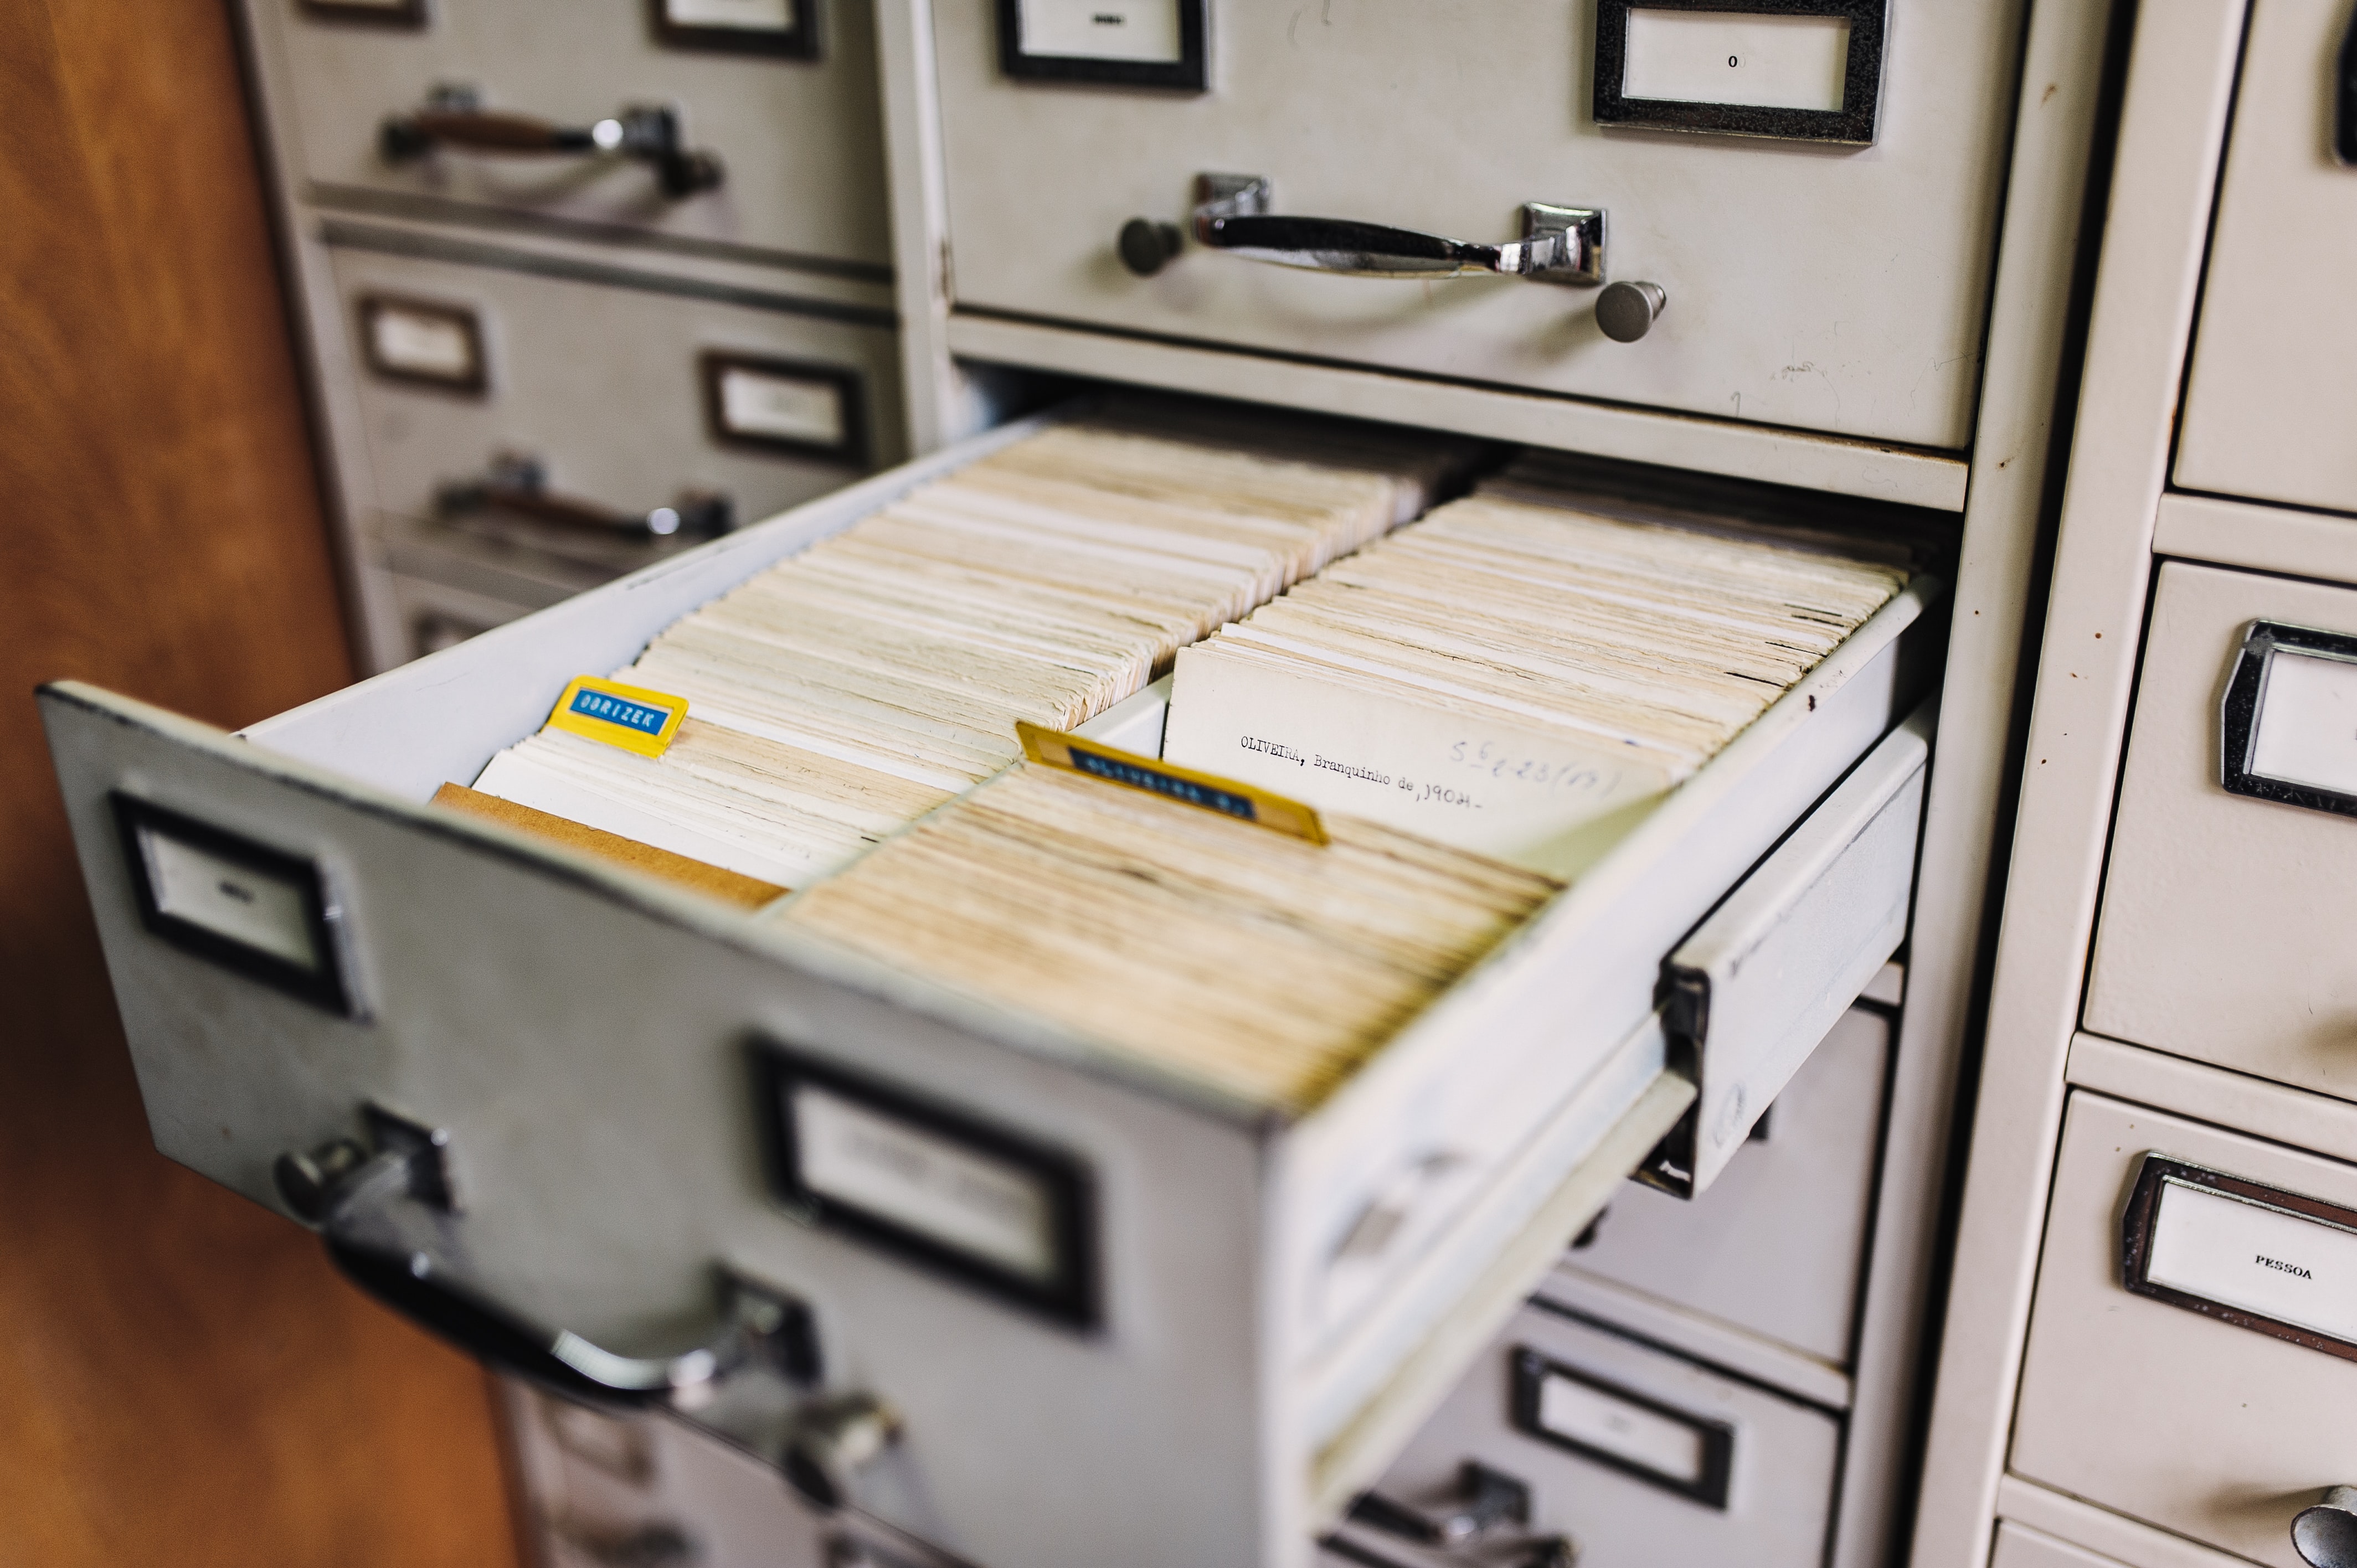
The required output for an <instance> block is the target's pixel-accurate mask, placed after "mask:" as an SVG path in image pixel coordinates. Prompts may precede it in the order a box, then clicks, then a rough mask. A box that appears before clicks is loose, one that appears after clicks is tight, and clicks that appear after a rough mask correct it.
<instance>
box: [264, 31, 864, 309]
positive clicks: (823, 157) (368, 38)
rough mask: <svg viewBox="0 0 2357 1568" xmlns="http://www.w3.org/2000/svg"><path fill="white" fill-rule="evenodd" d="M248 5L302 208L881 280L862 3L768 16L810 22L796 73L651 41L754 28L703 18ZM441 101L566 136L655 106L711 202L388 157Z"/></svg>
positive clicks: (785, 62)
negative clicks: (453, 220) (679, 21)
mask: <svg viewBox="0 0 2357 1568" xmlns="http://www.w3.org/2000/svg"><path fill="white" fill-rule="evenodd" d="M248 4H249V5H251V6H252V8H253V15H254V18H255V21H256V24H257V31H258V32H259V34H260V38H261V45H262V48H264V49H265V50H266V51H269V54H270V60H271V63H272V64H273V65H274V67H275V69H274V70H272V71H271V72H270V73H269V74H270V76H271V77H272V78H273V79H274V81H276V82H277V83H279V84H281V86H280V91H279V92H278V93H276V94H274V96H276V97H278V98H279V99H280V100H281V101H280V102H278V103H277V104H276V105H275V108H276V110H277V116H276V117H277V118H278V120H279V134H280V138H281V145H282V146H284V147H285V149H286V152H287V153H288V155H289V162H290V163H291V164H292V165H293V167H292V168H290V170H289V171H288V172H289V173H290V174H292V175H294V176H295V177H296V180H297V187H296V189H297V194H298V195H303V196H307V198H309V199H314V200H317V201H321V202H325V203H328V204H331V205H339V206H346V207H351V206H361V207H367V206H374V207H376V208H378V209H382V210H391V211H399V212H407V213H410V214H412V215H414V216H457V217H465V216H466V215H468V213H470V212H471V213H474V214H478V215H480V216H484V217H490V218H500V217H514V218H521V219H522V220H526V221H533V220H555V221H556V222H558V223H560V224H563V225H566V226H568V227H572V228H575V229H576V231H581V232H585V233H597V232H599V231H606V232H609V233H611V232H619V233H622V234H626V235H629V236H630V237H633V238H638V237H640V236H645V237H649V238H653V239H655V240H657V241H658V242H662V243H667V244H670V245H672V246H673V248H680V247H684V248H686V249H687V250H689V251H690V252H694V251H704V252H719V253H726V254H731V255H736V256H738V257H740V258H742V259H745V260H749V261H756V262H764V263H771V264H776V265H781V266H786V267H792V268H799V269H801V270H803V271H806V272H811V273H814V274H821V275H825V274H834V275H840V276H845V277H864V278H868V279H871V280H880V279H882V278H884V277H886V276H888V262H889V259H890V234H889V230H888V219H887V204H886V200H885V194H884V159H883V145H882V144H883V133H882V122H881V118H880V113H881V111H880V109H879V107H878V98H877V76H876V41H875V22H874V15H873V10H872V7H871V5H869V4H868V0H791V3H790V4H786V5H773V6H770V7H767V9H768V10H770V12H771V13H772V14H773V16H782V17H789V18H791V17H792V16H806V17H807V18H808V20H809V21H810V22H811V23H812V25H813V30H812V32H811V33H809V34H806V35H805V36H811V37H813V38H814V49H813V53H811V54H809V55H802V54H798V53H792V52H763V51H760V50H759V49H758V48H728V47H726V45H727V44H729V43H732V42H733V43H737V44H739V45H759V44H761V43H763V42H779V41H781V39H780V34H779V33H778V32H777V31H776V30H775V29H774V28H772V29H759V28H746V27H738V28H735V29H728V28H723V29H719V30H717V31H713V30H705V31H702V32H699V33H681V32H677V31H666V30H665V29H663V28H662V27H661V25H660V23H659V20H658V18H660V17H662V16H683V17H684V16H694V15H696V14H710V13H726V12H735V13H737V15H738V16H740V18H743V19H748V20H749V19H752V18H753V17H754V16H758V15H759V12H760V11H762V10H763V9H764V7H762V6H759V5H744V4H737V5H726V4H717V5H716V4H714V3H712V0H526V3H522V4H511V3H502V4H498V5H492V4H487V3H482V0H452V3H448V4H442V3H425V0H418V3H416V4H414V5H411V6H409V7H406V8H405V9H406V10H408V11H409V12H410V13H411V14H413V15H414V18H415V19H414V20H413V21H404V20H403V19H402V13H403V11H404V7H402V6H400V5H394V4H387V3H385V0H349V3H339V0H248ZM365 13H373V15H374V18H375V19H374V20H371V19H369V17H368V16H365V15H361V14H365ZM785 41H790V40H785ZM716 46H719V47H716ZM450 89H457V90H461V91H469V92H471V93H472V94H473V95H474V99H475V101H476V102H477V103H478V104H479V108H480V109H481V110H482V111H487V112H492V113H500V114H511V115H526V116H532V117H534V118H537V119H542V120H546V121H549V122H554V123H556V124H561V125H563V126H565V127H568V128H573V129H582V128H587V127H590V126H593V125H595V124H597V122H599V121H604V120H608V119H612V118H615V117H617V116H619V115H620V114H622V113H624V112H625V111H628V110H630V109H633V108H637V107H641V106H648V107H661V108H666V109H668V110H670V111H671V112H672V113H673V116H674V119H675V124H676V129H677V142H678V145H680V146H681V147H682V148H683V150H685V151H691V152H694V153H705V154H709V155H711V156H713V157H714V158H716V160H717V161H718V164H719V166H720V168H721V177H720V183H719V185H718V186H717V187H716V188H712V189H706V190H699V191H694V192H693V193H689V194H683V195H677V196H673V195H672V194H670V193H668V192H667V191H666V190H665V189H664V188H663V183H662V181H663V175H662V169H661V168H660V167H659V166H656V165H655V164H653V163H651V162H650V161H647V160H644V159H640V158H634V157H629V156H600V155H597V154H595V153H591V154H587V155H574V156H516V155H502V154H498V153H493V152H485V151H477V150H469V149H468V147H467V146H465V145H460V144H459V143H458V142H457V141H455V140H446V141H443V142H441V143H438V144H436V145H434V146H433V147H431V148H430V149H426V150H423V151H421V152H419V153H417V154H416V155H414V156H388V149H387V145H386V143H387V136H386V124H387V122H388V120H399V119H401V118H402V117H404V116H408V115H410V114H412V113H414V112H415V111H417V110H419V109H420V108H422V107H425V106H426V104H427V103H428V101H429V99H430V98H431V97H432V96H433V95H434V94H435V93H436V91H447V90H450Z"/></svg>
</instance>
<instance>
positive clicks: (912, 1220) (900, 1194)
mask: <svg viewBox="0 0 2357 1568" xmlns="http://www.w3.org/2000/svg"><path fill="white" fill-rule="evenodd" d="M758 1060H759V1071H760V1075H761V1080H762V1083H763V1088H764V1092H763V1101H764V1104H763V1115H764V1120H765V1129H766V1132H767V1134H768V1138H769V1143H770V1152H771V1160H770V1168H771V1177H772V1185H773V1187H775V1188H776V1190H777V1193H778V1196H779V1197H780V1198H781V1199H783V1200H784V1201H785V1203H786V1204H787V1206H788V1207H789V1208H791V1209H792V1210H793V1211H794V1212H795V1213H796V1214H797V1215H799V1216H800V1217H802V1219H806V1220H808V1221H810V1222H811V1223H813V1224H816V1225H819V1226H822V1227H823V1228H826V1229H830V1230H842V1231H845V1232H846V1233H848V1234H851V1235H853V1236H855V1237H856V1238H858V1239H860V1240H865V1241H867V1242H869V1243H871V1244H874V1245H876V1246H877V1247H879V1248H881V1249H882V1250H884V1251H891V1252H894V1253H897V1254H899V1255H901V1256H903V1257H907V1258H909V1259H911V1260H912V1261H915V1262H920V1263H922V1264H926V1265H930V1266H931V1268H932V1269H933V1270H934V1271H935V1272H943V1273H951V1274H953V1275H956V1276H958V1277H960V1278H963V1279H964V1280H965V1281H967V1282H969V1283H974V1284H978V1285H981V1286H983V1287H984V1288H985V1289H988V1290H990V1291H992V1292H993V1293H994V1294H999V1295H1002V1296H1005V1297H1008V1298H1010V1299H1013V1300H1016V1301H1018V1302H1020V1303H1022V1304H1023V1305H1028V1306H1030V1307H1033V1308H1035V1309H1038V1310H1040V1311H1043V1312H1046V1313H1048V1314H1049V1315H1050V1316H1056V1317H1060V1318H1062V1319H1064V1320H1066V1321H1068V1322H1071V1323H1074V1324H1079V1325H1086V1324H1090V1323H1092V1322H1093V1321H1094V1320H1095V1304H1094V1294H1093V1293H1094V1282H1093V1279H1092V1270H1091V1264H1090V1258H1091V1254H1092V1244H1091V1239H1090V1233H1089V1227H1090V1223H1091V1220H1090V1197H1089V1184H1088V1182H1087V1179H1086V1177H1085V1175H1084V1174H1083V1172H1082V1169H1081V1167H1080V1165H1078V1163H1077V1162H1075V1161H1073V1160H1071V1158H1070V1157H1068V1156H1066V1155H1062V1154H1060V1153H1059V1152H1057V1151H1054V1150H1050V1149H1046V1148H1042V1147H1040V1146H1039V1145H1037V1144H1031V1143H1029V1142H1028V1141H1027V1140H1023V1139H1019V1138H1016V1137H1013V1136H1011V1135H1009V1134H1007V1133H1003V1132H1001V1131H1000V1130H998V1129H996V1128H993V1127H989V1126H985V1125H984V1124H983V1123H981V1122H973V1121H970V1120H968V1119H967V1118H966V1117H964V1116H963V1114H961V1113H958V1112H952V1111H949V1110H947V1109H945V1108H942V1107H941V1106H937V1105H933V1104H931V1103H927V1102H924V1101H919V1100H916V1099H914V1098H913V1097H910V1096H908V1095H905V1094H903V1093H902V1092H900V1091H899V1090H895V1089H891V1088H889V1087H887V1086H885V1085H883V1084H880V1083H877V1082H875V1081H873V1080H871V1079H865V1078H860V1077H856V1076H854V1075H851V1074H847V1073H845V1072H843V1071H841V1070H840V1069H834V1068H832V1067H828V1066H825V1065H823V1064H821V1063H819V1062H816V1061H813V1060H812V1059H810V1058H806V1057H803V1056H802V1055H800V1054H799V1053H796V1052H793V1051H790V1050H787V1049H785V1048H784V1047H778V1046H775V1045H767V1044H765V1045H764V1046H762V1047H761V1048H760V1050H759V1057H758Z"/></svg>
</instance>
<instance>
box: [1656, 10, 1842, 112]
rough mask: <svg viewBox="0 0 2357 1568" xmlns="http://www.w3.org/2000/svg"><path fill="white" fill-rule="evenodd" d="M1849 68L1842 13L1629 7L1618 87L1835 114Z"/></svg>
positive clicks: (1686, 100) (1683, 97) (1705, 100)
mask: <svg viewBox="0 0 2357 1568" xmlns="http://www.w3.org/2000/svg"><path fill="white" fill-rule="evenodd" d="M1848 73H1849V21H1848V19H1847V18H1846V17H1843V16H1746V15H1742V14H1739V13H1734V12H1726V11H1652V10H1632V11H1631V12H1630V13H1629V59H1628V64H1627V65H1626V67H1624V68H1623V71H1622V75H1621V79H1620V80H1621V88H1620V91H1622V92H1623V93H1624V94H1625V95H1626V96H1628V97H1631V98H1666V99H1671V100H1674V101H1676V102H1684V103H1749V104H1753V105H1756V106H1758V107H1760V108H1765V109H1815V110H1820V111H1824V112H1826V113H1834V112H1837V111H1838V110H1839V109H1840V108H1841V106H1842V87H1843V84H1844V81H1845V80H1846V77H1847V76H1848Z"/></svg>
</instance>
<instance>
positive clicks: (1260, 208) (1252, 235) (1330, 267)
mask: <svg viewBox="0 0 2357 1568" xmlns="http://www.w3.org/2000/svg"><path fill="white" fill-rule="evenodd" d="M1272 199H1273V198H1272V196H1271V193H1270V189H1269V183H1268V181H1267V180H1266V179H1265V178H1264V177H1261V176H1259V175H1240V174H1206V175H1199V176H1197V177H1196V181H1195V203H1196V205H1195V220H1194V233H1195V239H1196V241H1197V242H1199V243H1200V244H1204V245H1208V246H1210V247H1211V249H1213V250H1217V251H1226V252H1230V253H1231V254H1233V255H1238V256H1243V257H1244V258H1245V259H1247V260H1249V261H1255V262H1270V263H1275V264H1276V265H1278V266H1286V267H1306V268H1308V269H1310V270H1311V271H1313V272H1321V273H1342V274H1349V275H1351V276H1353V277H1371V278H1426V279H1430V278H1448V277H1465V276H1469V275H1471V274H1477V273H1493V274H1499V275H1501V276H1505V277H1521V278H1529V279H1531V280H1532V281H1534V282H1536V283H1553V284H1571V285H1580V286H1584V287H1593V286H1594V285H1598V284H1600V283H1602V282H1603V281H1604V214H1603V212H1602V211H1601V210H1600V209H1595V208H1587V207H1556V206H1554V205H1552V204H1550V203H1547V202H1542V201H1528V202H1524V203H1523V237H1522V238H1521V239H1520V240H1513V241H1509V242H1506V243H1504V244H1502V245H1486V244H1482V243H1480V242H1476V241H1471V240H1451V239H1448V238H1445V237H1444V236H1442V235H1438V234H1426V233H1420V232H1418V231H1415V230H1413V229H1394V228H1390V227H1388V226H1386V225H1384V224H1381V223H1362V222H1361V221H1359V220H1356V219H1352V218H1299V217H1293V216H1289V215H1283V214H1278V213H1273V212H1271V211H1270V210H1269V207H1270V205H1271V202H1272ZM1125 239H1126V231H1125ZM1124 255H1125V259H1126V250H1125V252H1124Z"/></svg>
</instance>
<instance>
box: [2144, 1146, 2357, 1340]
mask: <svg viewBox="0 0 2357 1568" xmlns="http://www.w3.org/2000/svg"><path fill="white" fill-rule="evenodd" d="M2158 1206H2159V1211H2158V1213H2157V1214H2156V1215H2155V1216H2154V1217H2153V1222H2152V1244H2151V1250H2150V1253H2149V1256H2148V1258H2147V1262H2146V1264H2145V1273H2144V1277H2145V1279H2146V1280H2147V1282H2149V1283H2153V1284H2157V1285H2166V1286H2167V1287H2168V1288H2169V1289H2170V1290H2175V1291H2182V1292H2184V1293H2185V1294H2187V1295H2194V1296H2200V1297H2201V1299H2202V1300H2204V1301H2214V1302H2216V1303H2217V1304H2218V1305H2221V1306H2231V1307H2236V1308H2239V1309H2240V1310H2242V1311H2244V1312H2248V1313H2255V1314H2256V1315H2257V1316H2261V1317H2271V1318H2274V1319H2275V1320H2276V1322H2278V1323H2288V1324H2290V1325H2292V1326H2294V1327H2298V1328H2306V1329H2309V1330H2311V1331H2313V1332H2315V1333H2318V1334H2324V1335H2329V1336H2330V1337H2333V1338H2335V1339H2345V1340H2348V1341H2350V1342H2351V1343H2352V1344H2357V1231H2351V1230H2342V1229H2341V1227H2339V1226H2337V1225H2328V1224H2325V1223H2323V1222H2322V1221H2320V1220H2316V1219H2308V1218H2306V1217H2305V1216H2303V1215H2298V1214H2292V1213H2289V1212H2287V1211H2286V1210H2284V1209H2280V1208H2273V1207H2271V1206H2269V1205H2267V1204H2263V1203H2256V1202H2253V1201H2251V1200H2250V1199H2248V1198H2243V1197H2233V1196H2230V1195H2229V1194H2226V1193H2222V1192H2213V1191H2212V1190H2211V1189H2210V1188H2208V1187H2196V1186H2194V1185H2192V1184H2191V1183H2190V1182H2184V1181H2179V1180H2178V1179H2177V1178H2175V1177H2173V1176H2172V1177H2169V1178H2166V1179H2164V1180H2163V1181H2162V1182H2161V1184H2160V1195H2159V1197H2158Z"/></svg>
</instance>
